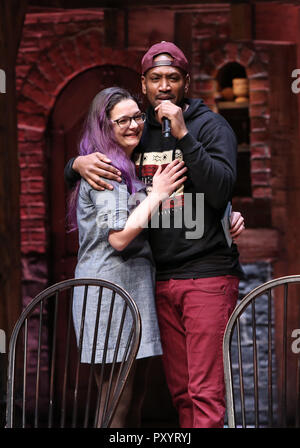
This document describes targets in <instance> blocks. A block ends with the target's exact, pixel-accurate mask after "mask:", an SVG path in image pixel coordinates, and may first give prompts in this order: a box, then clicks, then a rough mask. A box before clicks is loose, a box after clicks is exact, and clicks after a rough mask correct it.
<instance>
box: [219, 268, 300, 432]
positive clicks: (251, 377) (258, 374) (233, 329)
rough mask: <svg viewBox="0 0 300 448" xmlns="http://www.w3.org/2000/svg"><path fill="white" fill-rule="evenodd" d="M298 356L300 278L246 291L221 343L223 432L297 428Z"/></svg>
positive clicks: (299, 400) (299, 399)
mask: <svg viewBox="0 0 300 448" xmlns="http://www.w3.org/2000/svg"><path fill="white" fill-rule="evenodd" d="M275 336H276V337H275ZM299 353H300V275H291V276H286V277H281V278H277V279H274V280H271V281H268V282H266V283H264V284H263V285H261V286H258V287H257V288H255V289H253V290H252V291H251V292H249V293H248V294H247V295H246V296H245V297H244V298H243V299H242V300H241V301H240V302H239V303H238V305H237V306H236V308H235V310H234V311H233V313H232V315H231V317H230V319H229V321H228V324H227V327H226V330H225V334H224V340H223V360H224V374H225V386H226V401H227V423H228V427H229V428H237V427H243V428H247V427H299V426H300V424H299V423H300V354H299Z"/></svg>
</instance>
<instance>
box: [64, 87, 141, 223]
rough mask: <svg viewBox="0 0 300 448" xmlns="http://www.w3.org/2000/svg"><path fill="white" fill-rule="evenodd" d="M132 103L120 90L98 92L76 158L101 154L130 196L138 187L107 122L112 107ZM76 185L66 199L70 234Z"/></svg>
mask: <svg viewBox="0 0 300 448" xmlns="http://www.w3.org/2000/svg"><path fill="white" fill-rule="evenodd" d="M127 99H130V100H133V101H135V102H136V103H137V104H138V101H137V99H136V98H134V97H133V96H132V95H131V94H130V93H129V92H128V91H127V90H125V89H122V88H120V87H109V88H107V89H104V90H101V92H99V93H98V94H97V95H96V96H95V98H94V99H93V101H92V104H91V106H90V109H89V112H88V114H87V117H86V119H85V123H84V126H83V130H82V133H81V138H80V140H79V151H78V153H79V155H80V156H85V155H87V154H91V153H93V152H97V151H99V152H101V153H102V154H105V155H106V156H107V157H108V158H109V159H110V160H111V161H112V164H113V165H114V166H115V167H116V168H117V169H118V170H120V171H121V173H122V178H123V179H124V181H125V183H126V185H127V188H128V190H129V192H130V193H134V192H136V191H137V189H138V187H139V186H140V185H141V181H140V180H139V179H138V177H137V175H136V171H135V165H134V163H133V162H132V161H131V160H130V159H129V157H128V156H127V154H126V153H125V151H124V149H123V148H122V147H121V146H120V145H119V144H118V143H117V141H116V139H115V134H114V130H113V124H112V122H111V120H110V112H111V110H112V109H113V107H114V106H115V105H116V104H118V103H119V102H120V101H123V100H127ZM79 187H80V181H78V182H77V184H76V186H75V187H74V189H73V191H72V192H71V194H70V197H69V204H68V205H69V207H68V221H69V223H70V225H71V230H75V229H76V228H77V218H76V208H77V200H78V193H79Z"/></svg>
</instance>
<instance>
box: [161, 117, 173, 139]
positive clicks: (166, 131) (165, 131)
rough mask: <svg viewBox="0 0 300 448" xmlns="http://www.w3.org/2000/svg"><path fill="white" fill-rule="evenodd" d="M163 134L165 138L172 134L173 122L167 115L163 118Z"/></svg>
mask: <svg viewBox="0 0 300 448" xmlns="http://www.w3.org/2000/svg"><path fill="white" fill-rule="evenodd" d="M162 135H163V136H164V137H165V138H168V137H170V135H171V123H170V120H169V119H168V118H166V117H163V118H162Z"/></svg>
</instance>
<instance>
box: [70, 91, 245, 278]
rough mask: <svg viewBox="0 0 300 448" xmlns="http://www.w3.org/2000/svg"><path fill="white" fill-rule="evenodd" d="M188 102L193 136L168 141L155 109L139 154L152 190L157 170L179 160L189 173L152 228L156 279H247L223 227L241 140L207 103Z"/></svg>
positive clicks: (140, 168) (186, 116)
mask: <svg viewBox="0 0 300 448" xmlns="http://www.w3.org/2000/svg"><path fill="white" fill-rule="evenodd" d="M184 101H185V105H186V106H185V108H186V110H185V111H184V119H185V124H186V127H187V129H188V133H187V134H186V135H185V136H184V137H183V138H182V139H181V140H177V139H175V138H174V137H173V136H171V137H170V138H167V139H166V138H165V137H163V136H162V130H161V125H160V123H159V122H158V121H157V120H156V118H155V115H154V110H153V108H152V107H150V108H149V109H148V111H147V120H146V123H145V127H144V132H143V136H142V139H141V142H140V145H139V146H138V147H137V148H136V150H135V161H136V167H137V173H138V175H139V177H140V178H141V179H142V180H143V181H144V182H145V183H146V184H147V185H148V187H149V186H151V184H152V177H153V175H154V173H155V171H156V169H157V168H158V166H159V165H165V164H167V163H170V162H171V161H172V160H173V159H174V158H175V157H177V158H183V160H184V162H185V166H186V167H187V168H188V172H187V176H188V179H187V180H186V182H185V183H184V186H183V188H181V189H179V190H178V191H177V192H176V193H175V195H174V196H172V198H171V200H169V201H167V202H166V203H164V204H163V206H162V209H161V210H160V213H159V218H158V219H155V218H154V219H153V220H152V221H151V223H150V225H149V227H150V232H149V233H150V243H151V248H152V251H153V255H154V259H155V262H156V268H157V279H158V280H167V279H170V278H201V277H212V276H218V275H237V276H242V269H241V267H240V264H239V259H238V258H239V255H238V251H237V247H236V245H235V244H232V246H231V247H229V246H228V244H227V242H226V239H225V236H224V232H223V229H222V225H221V218H222V215H223V212H224V210H225V208H226V205H227V203H228V201H230V200H231V195H232V190H233V186H234V183H235V180H236V157H237V143H236V138H235V135H234V133H233V131H232V129H231V127H230V126H229V124H228V123H227V121H226V120H225V119H224V118H223V117H222V116H221V115H218V114H215V113H214V112H213V111H212V110H211V109H209V108H208V107H207V106H206V105H205V104H204V102H203V101H202V100H200V99H185V100H184ZM73 160H74V159H71V160H70V161H69V162H68V164H67V166H66V168H65V179H66V181H67V182H68V183H69V184H70V183H72V182H74V181H75V180H77V173H76V174H75V172H74V171H73V170H72V168H71V167H72V164H73ZM197 193H198V194H197ZM203 199H204V201H203ZM184 204H185V207H183V205H184ZM203 204H204V211H203ZM184 208H185V210H184ZM203 219H204V221H203ZM195 221H197V224H195ZM193 223H194V228H193V227H191V224H193ZM203 225H204V226H203ZM157 227H158V228H157Z"/></svg>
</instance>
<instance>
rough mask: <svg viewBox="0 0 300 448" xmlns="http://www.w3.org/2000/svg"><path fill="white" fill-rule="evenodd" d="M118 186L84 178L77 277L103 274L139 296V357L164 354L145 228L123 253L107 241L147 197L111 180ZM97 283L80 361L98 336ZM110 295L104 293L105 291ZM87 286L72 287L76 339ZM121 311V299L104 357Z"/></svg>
mask: <svg viewBox="0 0 300 448" xmlns="http://www.w3.org/2000/svg"><path fill="white" fill-rule="evenodd" d="M111 183H112V184H113V186H114V190H112V191H110V190H105V191H97V190H94V189H93V188H92V187H91V186H90V185H89V184H88V183H87V182H86V181H85V180H84V179H81V183H80V189H79V195H78V204H77V222H78V231H79V251H78V261H77V265H76V269H75V277H76V278H101V279H104V280H108V281H111V282H114V283H117V284H118V285H119V286H121V287H122V288H124V289H125V290H126V291H127V292H128V293H129V294H130V295H131V297H132V298H133V299H134V300H135V302H136V304H137V306H138V308H139V311H140V315H141V321H142V336H141V344H140V348H139V351H138V354H137V358H145V357H149V356H156V355H160V354H161V353H162V348H161V342H160V335H159V328H158V322H157V315H156V309H155V298H154V294H155V267H154V262H153V258H152V252H151V248H150V245H149V242H148V238H147V229H143V231H142V232H141V233H140V234H139V235H138V236H137V237H136V238H135V239H134V240H133V241H132V242H131V243H130V244H129V245H128V246H127V247H126V249H124V250H123V251H121V252H118V251H116V250H115V249H114V248H113V247H112V246H111V245H110V244H109V242H108V236H109V232H110V230H122V229H123V228H124V227H125V224H126V221H127V218H128V215H129V213H130V212H131V211H132V210H133V209H134V208H135V207H136V206H137V205H138V202H140V201H141V200H143V199H145V197H146V192H145V190H144V189H143V188H141V189H140V190H139V191H138V192H137V193H136V194H135V195H134V196H133V195H130V194H129V192H128V190H127V186H126V184H125V183H121V184H120V183H118V182H111ZM98 292H99V288H96V287H92V288H89V293H88V297H87V304H86V316H85V324H84V333H83V346H82V357H81V362H85V363H90V362H91V354H92V347H93V340H94V329H95V320H96V313H97V305H98ZM105 294H106V295H105ZM83 297H84V288H83V287H77V288H75V291H74V300H73V322H74V328H75V334H76V338H77V343H78V341H79V332H80V325H81V313H82V306H83ZM108 297H111V292H110V291H105V292H104V294H103V297H102V302H101V313H100V316H101V317H100V321H99V322H100V323H99V331H98V338H97V345H96V357H95V363H101V362H102V356H103V346H104V339H105V337H104V336H105V335H104V332H103V331H101V327H103V328H104V323H105V324H106V321H107V319H108V315H109V304H110V301H109V300H108ZM121 312H122V306H121V303H120V304H119V306H118V303H116V304H115V310H114V314H113V317H112V325H111V331H110V337H109V348H108V352H107V356H106V360H105V362H107V363H109V362H112V360H113V353H114V346H115V343H116V340H117V330H116V327H117V326H116V325H115V327H114V320H115V319H118V315H117V314H118V313H121ZM128 318H129V316H127V315H126V319H125V335H126V331H129V328H128V327H129V325H128V324H129V321H128V320H127V319H128ZM124 349H125V342H124V343H123V342H122V339H121V344H120V350H119V354H118V358H117V361H121V359H122V356H123V353H124Z"/></svg>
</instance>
